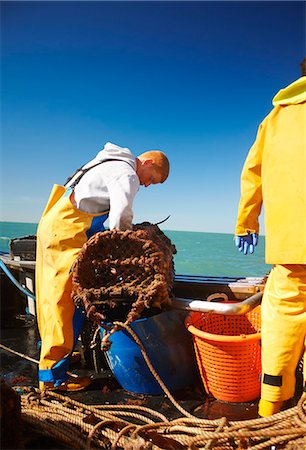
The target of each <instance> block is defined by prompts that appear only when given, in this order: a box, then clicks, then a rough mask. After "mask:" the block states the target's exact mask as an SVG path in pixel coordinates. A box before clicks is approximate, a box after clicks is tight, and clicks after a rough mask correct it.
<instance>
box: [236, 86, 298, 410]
mask: <svg viewBox="0 0 306 450" xmlns="http://www.w3.org/2000/svg"><path fill="white" fill-rule="evenodd" d="M273 105H274V109H273V110H272V111H271V112H270V114H269V115H268V116H267V117H266V118H265V119H264V121H263V122H262V123H261V125H260V127H259V130H258V134H257V137H256V141H255V143H254V145H253V146H252V148H251V149H250V151H249V154H248V156H247V159H246V161H245V164H244V167H243V170H242V174H241V199H240V203H239V210H238V219H237V225H236V235H244V234H247V233H248V232H251V233H254V232H255V233H258V232H259V225H258V216H259V214H260V212H261V207H262V204H264V208H265V228H266V262H267V263H269V264H274V266H273V269H272V270H271V273H270V274H269V278H268V281H267V284H266V287H265V291H264V296H263V300H262V308H261V317H262V330H261V332H262V384H261V402H260V404H259V414H260V415H262V416H266V415H270V414H273V413H274V412H277V410H278V409H277V408H280V405H279V404H278V403H281V402H282V401H284V400H288V399H289V398H290V397H292V396H293V394H294V390H295V370H296V367H297V364H298V361H299V359H300V358H301V356H302V355H303V353H304V352H305V336H306V131H305V127H306V77H302V78H300V79H299V80H297V81H295V82H294V83H292V84H291V85H290V86H288V87H287V88H285V89H282V90H281V91H279V93H278V94H277V95H276V96H275V97H274V99H273ZM305 367H306V364H305V361H304V369H305ZM305 379H306V370H304V381H305Z"/></svg>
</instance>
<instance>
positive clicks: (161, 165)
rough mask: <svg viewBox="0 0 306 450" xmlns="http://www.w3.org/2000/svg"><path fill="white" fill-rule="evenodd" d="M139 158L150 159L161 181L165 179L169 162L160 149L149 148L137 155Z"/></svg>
mask: <svg viewBox="0 0 306 450" xmlns="http://www.w3.org/2000/svg"><path fill="white" fill-rule="evenodd" d="M138 158H139V159H152V160H153V164H154V166H155V167H156V169H157V172H158V173H159V174H160V176H161V181H160V182H161V183H163V182H164V181H166V179H167V178H168V175H169V172H170V163H169V160H168V158H167V156H166V155H165V153H163V152H161V151H160V150H150V151H148V152H145V153H142V154H141V155H139V156H138Z"/></svg>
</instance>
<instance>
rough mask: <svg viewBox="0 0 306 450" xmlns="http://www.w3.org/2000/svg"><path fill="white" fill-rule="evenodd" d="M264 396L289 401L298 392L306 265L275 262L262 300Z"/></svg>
mask: <svg viewBox="0 0 306 450" xmlns="http://www.w3.org/2000/svg"><path fill="white" fill-rule="evenodd" d="M261 311H262V385H261V398H262V399H264V400H267V401H269V402H277V401H284V400H288V399H289V398H291V397H292V396H293V395H294V391H295V370H296V367H297V364H298V362H299V359H300V358H301V357H302V355H303V354H304V383H305V379H306V372H305V345H306V342H305V337H306V265H299V264H290V265H275V266H274V267H273V269H272V271H271V273H270V275H269V278H268V281H267V285H266V287H265V291H264V296H263V300H262V307H261Z"/></svg>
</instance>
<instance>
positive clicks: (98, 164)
mask: <svg viewBox="0 0 306 450" xmlns="http://www.w3.org/2000/svg"><path fill="white" fill-rule="evenodd" d="M168 174H169V161H168V159H167V157H166V155H165V154H164V153H162V152H160V151H149V152H146V153H143V154H141V155H140V156H138V157H134V156H133V155H132V153H131V152H130V150H129V149H128V148H122V147H118V146H117V145H114V144H111V143H110V142H108V143H107V144H106V145H105V146H104V149H103V150H102V151H100V152H99V153H98V154H97V156H96V157H95V158H94V159H93V160H92V161H90V162H89V163H88V164H86V165H85V166H83V167H82V169H80V170H78V171H77V172H76V173H75V174H74V175H73V176H72V178H71V179H69V181H68V182H67V183H66V184H65V186H59V185H54V186H53V189H52V192H51V194H50V197H49V200H48V203H47V205H46V207H45V210H44V212H43V215H42V217H41V219H40V222H39V225H38V230H37V258H36V297H37V319H38V327H39V332H40V336H41V353H40V363H39V387H40V389H52V388H53V389H54V388H59V389H61V390H64V391H77V390H81V389H84V388H85V387H86V386H88V385H89V384H90V378H89V377H76V378H72V377H71V378H68V375H67V370H68V367H69V361H70V356H71V354H72V351H73V348H74V346H75V344H76V341H77V338H78V335H79V333H80V331H81V327H82V323H83V319H84V312H83V311H81V310H80V309H79V308H75V306H74V304H73V301H72V299H71V287H72V286H71V273H70V268H71V266H72V264H73V262H74V260H75V258H76V256H77V255H78V253H79V251H80V249H81V248H82V246H83V244H84V243H85V242H86V240H87V239H89V238H90V237H91V236H92V235H93V234H94V233H96V232H99V231H103V230H104V225H103V224H104V222H105V221H106V219H107V218H109V228H110V229H114V228H117V229H120V230H128V229H131V228H132V219H133V210H132V205H133V200H134V197H135V195H136V193H137V191H138V189H139V186H140V185H142V186H145V187H147V186H150V185H151V184H157V183H163V182H164V181H165V180H166V179H167V177H168Z"/></svg>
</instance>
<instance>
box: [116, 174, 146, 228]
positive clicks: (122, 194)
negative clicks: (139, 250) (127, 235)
mask: <svg viewBox="0 0 306 450" xmlns="http://www.w3.org/2000/svg"><path fill="white" fill-rule="evenodd" d="M138 188H139V180H138V177H137V175H136V174H135V175H126V174H122V175H120V176H117V177H114V178H113V180H112V182H111V183H110V184H109V185H108V191H109V197H110V212H109V228H110V229H111V230H112V229H113V228H117V229H119V230H131V229H132V220H133V210H132V207H133V201H134V197H135V195H136V193H137V191H138Z"/></svg>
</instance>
